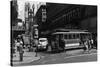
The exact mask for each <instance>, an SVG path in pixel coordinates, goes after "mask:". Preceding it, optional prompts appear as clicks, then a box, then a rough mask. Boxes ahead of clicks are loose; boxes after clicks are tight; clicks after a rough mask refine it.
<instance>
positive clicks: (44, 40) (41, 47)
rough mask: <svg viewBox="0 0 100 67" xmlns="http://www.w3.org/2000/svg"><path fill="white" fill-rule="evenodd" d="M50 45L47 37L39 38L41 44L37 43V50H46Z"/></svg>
mask: <svg viewBox="0 0 100 67" xmlns="http://www.w3.org/2000/svg"><path fill="white" fill-rule="evenodd" d="M47 46H48V40H47V38H39V44H38V45H37V50H44V49H45V50H46V49H47Z"/></svg>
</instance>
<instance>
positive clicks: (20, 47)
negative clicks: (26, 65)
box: [13, 38, 24, 61]
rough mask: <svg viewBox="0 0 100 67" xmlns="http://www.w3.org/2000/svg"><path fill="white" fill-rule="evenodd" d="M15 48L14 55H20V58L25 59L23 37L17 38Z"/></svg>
mask: <svg viewBox="0 0 100 67" xmlns="http://www.w3.org/2000/svg"><path fill="white" fill-rule="evenodd" d="M13 49H14V54H13V55H14V56H15V57H16V56H17V55H18V56H19V60H20V61H23V53H24V50H23V41H22V39H20V38H18V39H16V40H15V42H14V47H13Z"/></svg>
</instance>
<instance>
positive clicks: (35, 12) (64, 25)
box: [9, 0, 98, 66]
mask: <svg viewBox="0 0 100 67" xmlns="http://www.w3.org/2000/svg"><path fill="white" fill-rule="evenodd" d="M9 2H10V35H11V36H10V65H11V66H32V65H33V66H34V65H47V64H61V63H66V64H67V63H80V62H81V63H82V62H97V60H98V58H97V55H98V43H97V42H98V33H97V32H98V31H97V30H98V29H97V24H98V23H97V5H88V4H74V3H73V4H70V3H56V2H40V1H30V0H11V1H9Z"/></svg>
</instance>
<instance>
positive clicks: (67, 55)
mask: <svg viewBox="0 0 100 67" xmlns="http://www.w3.org/2000/svg"><path fill="white" fill-rule="evenodd" d="M38 56H41V59H40V60H37V61H32V62H30V63H23V64H20V65H22V66H23V65H40V64H56V63H72V62H86V61H87V62H88V61H96V60H97V51H96V50H95V49H92V50H91V51H90V53H88V52H84V51H83V49H75V50H68V51H66V52H61V53H46V52H38Z"/></svg>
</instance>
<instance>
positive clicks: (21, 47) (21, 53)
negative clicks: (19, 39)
mask: <svg viewBox="0 0 100 67" xmlns="http://www.w3.org/2000/svg"><path fill="white" fill-rule="evenodd" d="M23 53H24V51H23V46H22V45H21V44H20V46H19V58H20V61H23Z"/></svg>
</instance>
